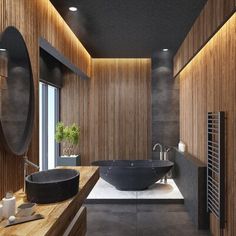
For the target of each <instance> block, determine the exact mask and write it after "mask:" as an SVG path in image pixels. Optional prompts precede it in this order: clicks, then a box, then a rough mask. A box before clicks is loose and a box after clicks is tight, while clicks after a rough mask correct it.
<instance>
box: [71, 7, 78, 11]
mask: <svg viewBox="0 0 236 236" xmlns="http://www.w3.org/2000/svg"><path fill="white" fill-rule="evenodd" d="M69 10H70V11H77V10H78V9H77V7H69Z"/></svg>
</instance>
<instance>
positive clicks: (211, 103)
mask: <svg viewBox="0 0 236 236" xmlns="http://www.w3.org/2000/svg"><path fill="white" fill-rule="evenodd" d="M178 77H179V80H180V138H181V140H183V141H184V142H185V143H186V144H187V146H188V151H189V152H190V153H191V154H193V155H194V156H196V157H197V158H198V159H200V160H202V161H203V162H206V114H207V111H225V112H226V140H227V141H226V166H227V168H226V186H227V188H226V193H225V196H226V199H227V200H226V206H227V214H226V215H227V224H226V229H225V230H224V232H223V235H224V236H231V235H236V174H235V173H236V159H235V156H236V145H235V142H236V13H235V14H234V15H233V16H232V17H231V18H230V20H229V21H228V22H227V23H226V24H225V25H224V26H223V27H222V28H221V29H220V30H219V31H218V32H217V33H216V35H214V37H213V38H212V39H211V40H210V41H209V42H208V43H207V44H206V45H205V46H204V48H203V49H202V50H201V51H200V52H199V53H198V54H197V55H196V56H195V57H194V58H193V60H192V61H191V62H190V63H189V64H188V65H187V66H186V67H185V68H184V70H183V71H182V72H181V73H180V74H179V76H178ZM211 230H212V233H213V235H219V225H218V223H217V221H216V220H215V218H214V217H211Z"/></svg>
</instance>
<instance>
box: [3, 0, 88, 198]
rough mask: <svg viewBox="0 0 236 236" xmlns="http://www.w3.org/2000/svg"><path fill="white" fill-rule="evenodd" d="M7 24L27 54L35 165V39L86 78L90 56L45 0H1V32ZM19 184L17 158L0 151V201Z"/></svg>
mask: <svg viewBox="0 0 236 236" xmlns="http://www.w3.org/2000/svg"><path fill="white" fill-rule="evenodd" d="M10 25H11V26H15V27H16V28H18V30H19V31H20V32H21V33H22V35H23V37H24V39H25V42H26V46H27V48H28V51H29V55H30V60H31V65H32V71H33V78H34V88H35V121H34V127H33V135H32V142H31V146H30V150H29V159H30V160H31V161H33V162H35V163H38V160H39V125H38V124H39V114H38V112H39V109H38V108H39V105H38V93H39V91H38V87H39V44H38V40H39V37H43V38H45V39H46V40H47V41H48V42H49V43H50V44H51V45H52V46H54V47H55V48H56V49H57V50H58V51H60V52H61V53H62V54H63V55H64V56H66V57H67V58H68V59H69V60H71V62H72V63H74V64H75V65H76V66H78V67H79V68H80V69H81V70H82V71H83V72H84V73H85V74H87V75H88V76H89V75H90V74H89V73H90V67H91V57H90V55H89V54H88V52H87V51H86V49H85V48H84V47H83V46H82V44H81V43H80V42H79V40H78V39H77V37H76V36H75V35H74V34H73V33H72V31H71V30H70V28H69V27H68V25H67V24H66V23H65V22H64V21H63V19H62V17H61V16H60V15H59V13H58V12H57V11H56V10H55V8H54V7H53V5H52V4H51V3H50V1H49V0H17V1H16V0H1V1H0V30H1V32H2V31H3V30H4V29H5V28H6V27H7V26H10ZM85 109H86V108H85ZM22 185H23V165H22V161H21V159H20V158H17V157H15V156H13V155H10V154H8V153H6V152H5V151H4V150H0V198H1V197H2V196H3V194H4V193H5V192H6V191H9V190H12V191H16V190H18V189H19V188H20V187H21V186H22Z"/></svg>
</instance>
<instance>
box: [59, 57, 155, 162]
mask: <svg viewBox="0 0 236 236" xmlns="http://www.w3.org/2000/svg"><path fill="white" fill-rule="evenodd" d="M150 74H151V61H150V60H149V59H93V60H92V70H91V79H90V80H89V88H87V87H86V85H85V86H84V83H85V82H83V81H80V82H78V80H76V78H75V77H74V78H73V75H71V76H70V78H69V77H68V78H66V80H65V85H64V87H63V88H62V90H61V101H62V110H61V119H62V121H64V122H65V123H72V122H76V123H79V124H80V126H81V131H82V134H81V145H80V147H79V149H78V151H79V152H80V153H81V154H82V155H81V156H82V164H83V165H89V164H90V163H91V162H92V161H95V160H113V159H147V158H148V157H149V154H150V153H149V152H150V150H151V146H150V145H151V143H150V141H151V133H150V124H151V113H150V112H151V111H150V109H151V103H150V102H151V101H150V96H151V75H150ZM87 97H88V100H87V101H85V103H84V106H83V107H81V106H80V105H79V104H77V101H80V100H83V99H85V100H86V99H87ZM79 103H80V102H79ZM85 111H87V112H88V113H87V117H86V118H85V117H83V115H81V114H82V112H85Z"/></svg>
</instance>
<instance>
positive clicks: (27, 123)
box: [0, 26, 34, 156]
mask: <svg viewBox="0 0 236 236" xmlns="http://www.w3.org/2000/svg"><path fill="white" fill-rule="evenodd" d="M1 52H2V53H5V57H6V60H3V61H7V63H5V67H6V68H7V69H5V70H4V68H0V141H1V145H2V146H3V148H4V149H5V150H6V151H7V152H9V153H11V154H14V155H17V156H21V155H23V154H25V153H26V152H27V151H28V147H29V144H30V141H31V136H32V130H33V123H34V81H33V73H32V67H31V63H30V57H29V53H28V50H27V46H26V44H25V41H24V38H23V36H22V35H21V33H20V32H19V30H18V29H16V28H15V27H13V26H9V27H7V28H6V29H5V30H4V31H3V33H1V35H0V54H1ZM0 56H1V55H0ZM0 60H1V58H0ZM3 64H4V63H0V67H1V66H2V65H3ZM1 70H2V71H4V72H5V73H4V74H6V75H3V73H2V74H1ZM6 71H7V72H6ZM4 76H6V77H4Z"/></svg>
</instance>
